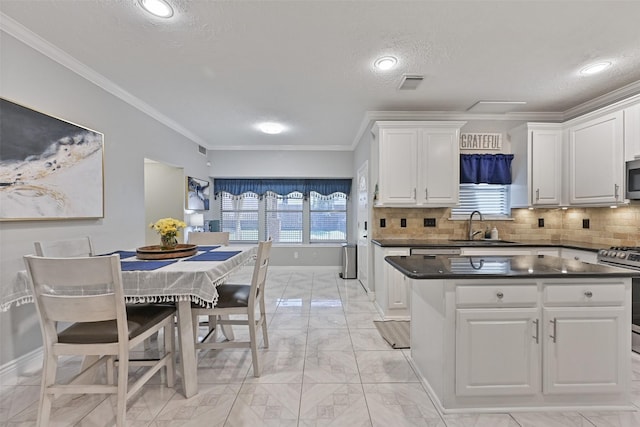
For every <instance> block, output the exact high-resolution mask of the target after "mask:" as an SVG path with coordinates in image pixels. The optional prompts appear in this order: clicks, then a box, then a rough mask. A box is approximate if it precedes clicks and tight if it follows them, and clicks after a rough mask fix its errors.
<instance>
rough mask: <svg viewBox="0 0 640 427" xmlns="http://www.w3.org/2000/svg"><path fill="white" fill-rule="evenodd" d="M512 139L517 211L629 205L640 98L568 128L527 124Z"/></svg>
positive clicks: (639, 148)
mask: <svg viewBox="0 0 640 427" xmlns="http://www.w3.org/2000/svg"><path fill="white" fill-rule="evenodd" d="M509 134H510V137H511V141H512V149H513V153H514V155H515V157H514V161H513V184H512V186H511V207H514V208H520V207H535V206H541V207H544V206H611V205H618V204H622V203H625V202H628V201H626V200H625V181H624V173H625V172H624V171H625V160H627V161H628V160H634V159H638V158H640V95H636V96H633V97H630V98H627V99H625V100H623V101H619V102H617V103H615V104H612V105H609V106H607V107H604V108H601V109H599V110H596V111H593V112H591V113H588V114H585V115H583V116H580V117H577V118H575V119H572V120H570V121H567V122H564V123H526V124H524V125H522V126H520V127H518V128H515V129H513V130H511V131H510V132H509Z"/></svg>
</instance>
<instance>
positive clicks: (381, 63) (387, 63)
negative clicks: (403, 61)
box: [373, 56, 398, 71]
mask: <svg viewBox="0 0 640 427" xmlns="http://www.w3.org/2000/svg"><path fill="white" fill-rule="evenodd" d="M397 63H398V60H397V59H396V58H394V57H393V56H383V57H382V58H378V59H376V62H374V63H373V66H374V67H376V68H377V69H378V70H383V71H385V70H390V69H392V68H393V67H395V66H396V64H397Z"/></svg>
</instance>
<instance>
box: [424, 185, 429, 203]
mask: <svg viewBox="0 0 640 427" xmlns="http://www.w3.org/2000/svg"><path fill="white" fill-rule="evenodd" d="M424 198H425V199H427V200H428V199H429V189H428V188H425V189H424Z"/></svg>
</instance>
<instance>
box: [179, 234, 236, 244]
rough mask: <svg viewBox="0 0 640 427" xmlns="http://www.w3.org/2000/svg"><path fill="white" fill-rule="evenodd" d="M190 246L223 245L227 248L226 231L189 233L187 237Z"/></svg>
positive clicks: (227, 237) (227, 238) (227, 236)
mask: <svg viewBox="0 0 640 427" xmlns="http://www.w3.org/2000/svg"><path fill="white" fill-rule="evenodd" d="M187 243H189V244H191V245H224V246H229V232H228V231H204V232H191V233H189V236H188V237H187Z"/></svg>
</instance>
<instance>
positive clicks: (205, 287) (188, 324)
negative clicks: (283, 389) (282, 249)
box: [0, 245, 258, 397]
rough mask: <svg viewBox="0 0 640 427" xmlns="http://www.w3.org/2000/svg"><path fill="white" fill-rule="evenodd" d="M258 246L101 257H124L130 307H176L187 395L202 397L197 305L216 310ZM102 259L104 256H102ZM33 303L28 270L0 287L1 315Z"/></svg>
mask: <svg viewBox="0 0 640 427" xmlns="http://www.w3.org/2000/svg"><path fill="white" fill-rule="evenodd" d="M257 250H258V247H257V245H252V246H246V245H245V246H238V245H230V246H218V245H206V246H205V245H203V246H197V250H196V252H195V254H194V255H192V256H189V257H183V258H175V259H152V260H148V259H138V257H137V252H136V251H135V250H117V251H113V252H109V253H105V254H101V255H111V254H115V253H117V254H119V256H120V265H121V269H122V284H123V288H124V294H125V302H126V303H128V304H154V303H155V304H162V303H175V305H176V308H177V331H178V343H179V346H180V351H179V354H180V363H179V365H178V366H179V367H180V373H181V374H182V380H183V387H184V395H185V397H191V396H194V395H196V394H197V393H198V377H197V361H196V349H195V340H196V337H195V336H194V325H193V320H192V316H191V304H192V303H193V304H198V305H200V306H202V307H207V308H210V307H213V306H215V305H216V303H217V301H218V292H217V290H216V288H217V286H218V285H219V284H221V283H224V282H225V281H226V280H227V278H228V277H229V275H230V274H231V273H233V272H235V271H237V270H238V269H240V268H241V267H242V266H243V265H245V264H248V263H250V262H251V261H253V260H254V259H255V256H256V254H257ZM98 256H100V255H98ZM27 303H33V295H32V293H31V287H30V285H29V278H28V275H27V273H26V271H25V270H23V271H19V272H18V273H17V274H16V275H15V277H14V279H13V280H12V281H11V282H10V283H7V284H3V286H0V311H7V310H9V309H10V308H11V307H13V306H18V305H22V304H27Z"/></svg>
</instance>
